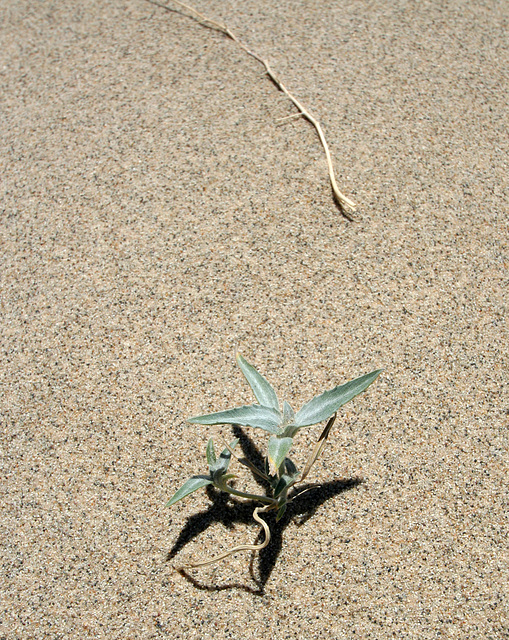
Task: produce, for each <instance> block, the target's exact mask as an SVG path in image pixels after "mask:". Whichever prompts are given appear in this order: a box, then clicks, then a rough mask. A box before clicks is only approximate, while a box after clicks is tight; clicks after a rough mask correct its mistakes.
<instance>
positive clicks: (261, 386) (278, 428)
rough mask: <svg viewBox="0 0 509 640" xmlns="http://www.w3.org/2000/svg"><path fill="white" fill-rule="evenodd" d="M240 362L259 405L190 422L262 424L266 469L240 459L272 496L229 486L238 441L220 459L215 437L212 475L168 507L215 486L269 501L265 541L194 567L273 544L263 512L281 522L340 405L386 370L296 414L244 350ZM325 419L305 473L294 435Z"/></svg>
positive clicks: (197, 479)
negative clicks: (294, 456)
mask: <svg viewBox="0 0 509 640" xmlns="http://www.w3.org/2000/svg"><path fill="white" fill-rule="evenodd" d="M237 364H238V365H239V367H240V369H241V370H242V373H243V374H244V376H245V378H246V380H247V382H248V383H249V385H250V387H251V389H252V390H253V393H254V395H255V398H256V400H257V401H258V402H257V404H251V405H244V406H241V407H236V408H234V409H227V410H226V411H219V412H217V413H210V414H206V415H203V416H196V417H194V418H190V419H189V420H188V422H189V423H191V424H202V425H217V424H232V425H239V426H245V427H257V428H259V429H263V430H264V431H266V432H268V433H269V434H270V437H269V441H268V445H267V456H266V458H265V464H264V468H263V469H260V468H258V467H257V466H256V465H255V464H254V463H252V462H251V461H250V460H248V459H246V458H242V459H239V458H237V460H238V461H239V462H240V463H241V464H243V465H245V466H247V467H248V468H249V469H250V470H251V471H252V473H253V474H255V475H256V476H259V477H260V478H262V479H263V480H264V481H265V482H266V483H267V485H268V486H269V487H270V490H269V492H268V495H259V494H256V493H249V492H246V491H239V490H238V489H236V488H235V487H233V486H232V485H231V484H229V481H230V480H233V479H234V478H237V476H236V475H235V474H233V473H228V467H229V465H230V461H231V457H232V454H233V455H235V454H234V449H235V447H236V446H237V444H238V439H236V440H233V441H232V442H230V444H229V445H226V448H225V449H224V451H223V452H222V453H221V454H220V455H219V457H217V456H216V452H215V449H214V443H213V441H212V439H210V440H209V441H208V444H207V449H206V456H207V462H208V467H209V472H208V474H207V475H197V476H193V477H192V478H190V479H189V480H188V481H187V482H186V483H185V484H184V485H183V486H182V487H181V488H180V489H179V490H178V491H177V492H176V493H175V494H174V495H173V497H172V498H171V499H170V500H169V502H168V503H167V506H171V505H173V504H175V503H176V502H178V501H179V500H182V498H185V497H186V496H188V495H189V494H190V493H193V492H194V491H196V490H197V489H200V488H202V487H205V486H207V485H213V486H214V487H216V488H217V489H220V490H221V491H224V492H226V493H229V494H231V495H233V496H237V497H239V498H245V499H247V500H252V501H253V502H255V503H261V505H263V506H257V507H255V509H254V512H253V518H254V519H255V520H256V521H257V522H258V523H259V524H261V526H262V527H263V530H264V533H265V539H264V541H263V542H262V543H260V544H258V545H257V544H251V545H241V546H237V547H234V548H233V549H230V550H229V551H226V552H225V553H223V554H221V555H219V556H216V557H215V558H213V559H211V560H206V561H204V562H199V563H197V564H193V565H188V566H189V567H200V566H205V565H208V564H212V563H213V562H218V561H219V560H222V559H223V558H226V557H228V556H229V555H231V554H232V553H236V552H237V551H243V550H253V551H258V550H260V549H263V548H264V547H266V546H267V544H268V543H269V541H270V530H269V527H268V525H267V523H266V522H265V521H264V520H262V518H260V513H263V512H265V511H271V510H275V511H276V513H277V515H276V519H277V520H279V519H280V518H281V517H282V515H283V514H284V512H285V510H286V508H287V505H288V504H289V502H291V501H292V500H293V499H294V498H295V495H293V496H291V497H290V496H289V495H288V492H289V490H290V489H291V488H292V487H294V486H295V485H296V484H297V483H299V482H302V481H303V480H304V479H305V478H306V476H307V475H308V473H309V471H310V469H311V467H312V466H313V464H314V463H315V462H316V460H317V459H318V457H319V456H320V454H321V453H322V451H323V448H324V446H325V443H326V441H327V438H328V436H329V433H330V430H331V429H332V425H333V424H334V421H335V419H336V412H337V411H338V409H339V408H340V407H342V406H343V405H344V404H346V403H347V402H348V401H349V400H352V398H355V396H357V395H358V394H359V393H362V392H363V391H365V390H366V389H367V388H368V387H369V385H370V384H371V383H372V382H374V380H375V379H376V378H377V377H378V375H379V374H380V373H381V369H378V370H376V371H373V372H371V373H368V374H366V375H364V376H361V377H359V378H356V379H355V380H351V381H350V382H347V383H346V384H342V385H339V386H337V387H334V389H331V390H330V391H325V392H324V393H322V394H320V395H318V396H315V397H314V398H313V399H312V400H310V401H309V402H307V403H306V404H305V405H304V406H303V407H302V408H301V409H300V411H298V412H297V413H295V412H294V411H293V409H292V407H291V406H290V405H289V404H288V402H284V403H283V405H282V407H281V406H280V404H279V401H278V399H277V396H276V393H275V391H274V389H273V387H272V385H271V384H270V383H269V382H268V381H267V380H266V379H265V378H264V376H262V375H261V373H259V372H258V371H257V370H256V369H255V368H254V367H253V366H252V365H250V364H249V363H248V362H247V360H245V359H244V358H243V357H242V356H241V355H240V354H237ZM324 420H327V424H326V426H325V428H324V430H323V431H322V433H321V435H320V437H319V438H318V441H317V442H316V444H315V446H314V448H313V450H312V451H311V453H310V455H309V457H308V460H307V462H306V465H305V467H304V469H303V470H302V472H299V471H298V469H297V467H296V466H295V464H294V463H293V462H292V461H291V460H290V458H288V453H289V451H290V449H291V447H292V445H293V441H294V437H295V436H296V434H297V433H298V432H299V431H300V430H301V429H302V428H304V427H309V426H312V425H315V424H318V423H319V422H322V421H324Z"/></svg>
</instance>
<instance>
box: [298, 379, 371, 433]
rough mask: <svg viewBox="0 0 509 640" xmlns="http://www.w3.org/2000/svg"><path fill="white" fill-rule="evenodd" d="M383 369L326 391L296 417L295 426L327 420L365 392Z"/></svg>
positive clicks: (305, 425) (310, 402)
mask: <svg viewBox="0 0 509 640" xmlns="http://www.w3.org/2000/svg"><path fill="white" fill-rule="evenodd" d="M381 372H382V369H378V370H377V371H373V372H371V373H367V374H366V375H364V376H361V377H360V378H356V379H355V380H350V382H347V383H346V384H342V385H339V386H337V387H335V388H334V389H331V390H330V391H325V393H322V394H321V395H319V396H315V397H314V398H313V399H312V400H310V401H309V402H307V403H306V404H305V405H304V406H303V407H302V409H301V410H300V411H299V412H298V413H297V415H296V417H295V425H296V426H297V427H298V428H301V427H308V426H309V425H312V424H316V423H317V422H322V420H327V418H330V417H331V416H332V415H333V414H334V413H336V411H337V410H338V409H339V408H340V407H342V406H343V405H344V404H346V403H347V402H349V401H350V400H351V399H352V398H355V396H357V395H359V393H362V392H363V391H365V390H366V389H367V388H368V387H369V385H370V384H371V383H372V382H374V381H375V379H376V378H377V377H378V376H379V375H380V373H381Z"/></svg>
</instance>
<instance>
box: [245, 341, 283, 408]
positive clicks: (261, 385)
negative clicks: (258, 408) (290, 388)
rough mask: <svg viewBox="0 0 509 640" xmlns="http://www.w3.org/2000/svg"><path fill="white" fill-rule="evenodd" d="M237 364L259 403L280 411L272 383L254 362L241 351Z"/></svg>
mask: <svg viewBox="0 0 509 640" xmlns="http://www.w3.org/2000/svg"><path fill="white" fill-rule="evenodd" d="M237 364H238V365H239V367H240V368H241V370H242V373H243V374H244V376H245V378H246V380H247V381H248V383H249V386H250V387H251V389H252V390H253V393H254V394H255V398H256V399H257V400H258V402H259V404H261V405H263V406H264V407H272V409H276V410H277V411H279V402H278V399H277V396H276V392H275V391H274V389H273V387H272V385H271V384H270V382H269V381H268V380H266V379H265V378H264V377H263V376H262V374H261V373H259V372H258V371H257V370H256V369H255V368H254V367H253V365H252V364H249V362H248V361H247V360H246V359H245V358H243V357H242V356H241V355H240V353H238V354H237Z"/></svg>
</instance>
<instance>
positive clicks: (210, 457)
mask: <svg viewBox="0 0 509 640" xmlns="http://www.w3.org/2000/svg"><path fill="white" fill-rule="evenodd" d="M206 453H207V463H208V465H209V468H210V467H211V466H212V465H214V464H215V463H216V459H217V458H216V452H215V451H214V442H213V441H212V438H211V439H210V440H209V441H208V442H207V451H206Z"/></svg>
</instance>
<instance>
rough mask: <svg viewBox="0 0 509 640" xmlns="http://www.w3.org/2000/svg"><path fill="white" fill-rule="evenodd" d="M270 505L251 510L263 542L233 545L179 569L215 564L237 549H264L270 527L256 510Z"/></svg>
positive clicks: (268, 540) (263, 509)
mask: <svg viewBox="0 0 509 640" xmlns="http://www.w3.org/2000/svg"><path fill="white" fill-rule="evenodd" d="M271 506H272V505H266V506H265V507H256V509H255V510H254V511H253V518H254V519H255V520H256V521H257V522H259V523H260V524H261V525H262V527H263V531H264V533H265V540H264V541H263V542H261V543H260V544H241V545H239V546H238V547H233V549H230V550H229V551H225V552H224V553H221V554H220V555H218V556H216V557H215V558H211V559H210V560H205V561H204V562H197V563H196V564H187V565H185V566H183V567H181V569H196V568H197V567H206V566H208V565H211V564H215V563H216V562H220V561H221V560H224V559H225V558H228V556H231V555H232V554H234V553H237V552H238V551H261V550H262V549H265V547H266V546H267V545H268V544H269V542H270V529H269V526H268V524H267V523H266V522H265V520H262V519H261V518H260V516H259V515H258V512H262V513H263V512H264V511H267V509H270V508H271Z"/></svg>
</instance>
